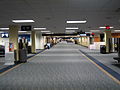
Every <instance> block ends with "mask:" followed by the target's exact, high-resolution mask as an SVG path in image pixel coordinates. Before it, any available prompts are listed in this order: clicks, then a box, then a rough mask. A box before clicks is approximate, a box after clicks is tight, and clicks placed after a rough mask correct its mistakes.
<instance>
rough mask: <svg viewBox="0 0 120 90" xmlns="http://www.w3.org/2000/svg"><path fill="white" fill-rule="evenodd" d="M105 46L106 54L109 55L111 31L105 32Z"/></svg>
mask: <svg viewBox="0 0 120 90" xmlns="http://www.w3.org/2000/svg"><path fill="white" fill-rule="evenodd" d="M104 36H105V46H106V52H107V53H109V38H111V31H105V32H104Z"/></svg>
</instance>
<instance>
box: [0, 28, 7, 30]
mask: <svg viewBox="0 0 120 90" xmlns="http://www.w3.org/2000/svg"><path fill="white" fill-rule="evenodd" d="M0 30H9V28H0Z"/></svg>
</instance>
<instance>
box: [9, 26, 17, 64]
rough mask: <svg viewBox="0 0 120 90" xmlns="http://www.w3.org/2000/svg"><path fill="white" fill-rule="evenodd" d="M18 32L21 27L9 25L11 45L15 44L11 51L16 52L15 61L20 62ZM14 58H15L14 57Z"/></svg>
mask: <svg viewBox="0 0 120 90" xmlns="http://www.w3.org/2000/svg"><path fill="white" fill-rule="evenodd" d="M18 30H19V26H18V25H9V43H11V44H13V47H14V48H13V49H12V51H11V53H12V52H13V53H14V50H15V51H16V52H15V59H16V61H15V62H17V61H18V60H19V52H18ZM12 57H13V58H14V56H12ZM12 57H11V58H12Z"/></svg>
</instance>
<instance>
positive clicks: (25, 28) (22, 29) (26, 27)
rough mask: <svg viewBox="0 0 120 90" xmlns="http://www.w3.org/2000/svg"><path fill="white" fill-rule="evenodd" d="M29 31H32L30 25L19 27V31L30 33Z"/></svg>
mask: <svg viewBox="0 0 120 90" xmlns="http://www.w3.org/2000/svg"><path fill="white" fill-rule="evenodd" d="M31 30H32V26H31V25H24V26H21V31H31Z"/></svg>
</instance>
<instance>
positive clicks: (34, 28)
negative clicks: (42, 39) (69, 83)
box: [34, 28, 46, 30]
mask: <svg viewBox="0 0 120 90" xmlns="http://www.w3.org/2000/svg"><path fill="white" fill-rule="evenodd" d="M34 30H46V28H34Z"/></svg>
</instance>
